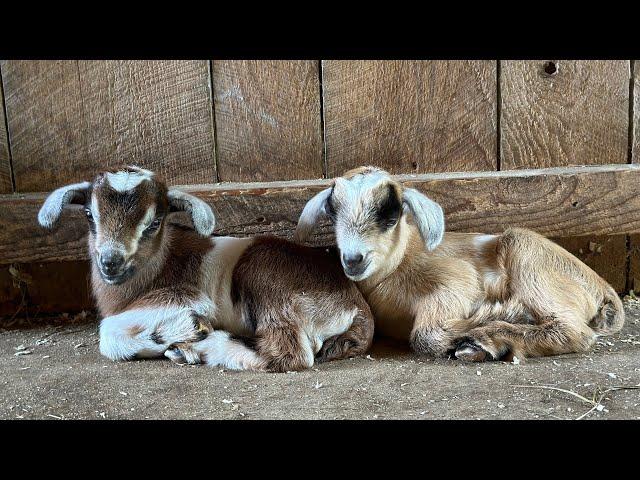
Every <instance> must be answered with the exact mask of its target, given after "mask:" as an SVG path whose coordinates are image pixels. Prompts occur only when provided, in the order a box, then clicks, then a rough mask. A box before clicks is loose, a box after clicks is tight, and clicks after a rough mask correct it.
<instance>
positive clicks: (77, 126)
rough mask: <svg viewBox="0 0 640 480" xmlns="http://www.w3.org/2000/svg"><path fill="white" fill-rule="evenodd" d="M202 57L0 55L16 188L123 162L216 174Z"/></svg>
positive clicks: (181, 177) (201, 177)
mask: <svg viewBox="0 0 640 480" xmlns="http://www.w3.org/2000/svg"><path fill="white" fill-rule="evenodd" d="M208 65H209V64H208V62H207V61H14V60H9V61H3V62H2V64H1V67H2V74H3V79H4V86H5V99H6V106H7V117H8V125H9V133H10V135H11V147H12V148H11V152H12V159H13V168H14V176H15V181H16V189H17V191H18V192H29V191H47V190H51V189H53V188H54V187H58V186H60V185H63V184H66V183H69V182H73V181H79V180H85V179H89V178H91V177H92V176H93V175H94V174H95V173H96V172H97V171H100V170H104V169H105V168H106V167H111V166H120V165H122V164H124V163H127V164H130V163H134V164H138V165H141V166H146V167H149V168H151V169H153V170H155V171H157V172H158V173H160V174H162V175H164V176H165V177H166V178H167V180H168V182H169V183H170V184H176V183H177V184H184V183H209V182H214V181H215V180H216V174H215V162H214V142H213V110H212V99H211V88H210V81H209V80H210V74H209V66H208Z"/></svg>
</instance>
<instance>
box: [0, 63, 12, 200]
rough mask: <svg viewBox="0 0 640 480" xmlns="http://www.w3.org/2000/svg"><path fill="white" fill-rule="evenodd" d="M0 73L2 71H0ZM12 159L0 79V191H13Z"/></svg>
mask: <svg viewBox="0 0 640 480" xmlns="http://www.w3.org/2000/svg"><path fill="white" fill-rule="evenodd" d="M0 73H2V72H1V71H0ZM12 191H13V185H12V184H11V161H10V159H9V135H8V133H7V124H6V122H5V116H4V92H3V91H2V82H1V81H0V193H11V192H12Z"/></svg>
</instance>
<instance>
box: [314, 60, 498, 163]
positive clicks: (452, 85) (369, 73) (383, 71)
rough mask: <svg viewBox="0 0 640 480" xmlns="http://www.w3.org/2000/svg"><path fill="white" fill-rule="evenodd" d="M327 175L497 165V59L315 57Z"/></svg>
mask: <svg viewBox="0 0 640 480" xmlns="http://www.w3.org/2000/svg"><path fill="white" fill-rule="evenodd" d="M322 67H323V68H322V71H323V82H322V85H323V96H324V113H325V139H326V154H327V168H328V174H329V176H337V175H341V174H342V173H344V171H346V170H347V169H350V168H353V167H357V166H360V165H363V164H373V165H377V166H379V167H382V168H385V169H386V170H388V171H389V172H391V173H429V172H456V171H480V170H496V164H497V161H496V146H497V145H496V144H497V140H496V115H497V113H496V112H497V108H496V90H497V85H496V62H494V61H484V60H460V61H351V60H350V61H343V60H337V61H334V60H326V61H323V62H322Z"/></svg>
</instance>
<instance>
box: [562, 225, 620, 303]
mask: <svg viewBox="0 0 640 480" xmlns="http://www.w3.org/2000/svg"><path fill="white" fill-rule="evenodd" d="M551 240H553V241H554V242H556V243H557V244H558V245H561V246H562V247H564V248H565V249H567V250H568V251H569V252H571V253H572V254H574V255H575V256H576V257H578V258H579V259H580V260H582V261H583V262H584V263H586V264H587V265H588V266H589V267H591V268H592V269H593V270H594V271H595V272H596V273H597V274H598V275H600V276H601V277H602V278H604V279H605V280H606V281H607V282H609V284H610V285H611V286H612V287H613V288H614V289H615V291H616V292H618V293H622V292H624V290H625V286H626V282H627V270H626V269H627V236H626V235H602V236H592V235H587V236H581V237H569V238H551Z"/></svg>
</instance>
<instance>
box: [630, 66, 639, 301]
mask: <svg viewBox="0 0 640 480" xmlns="http://www.w3.org/2000/svg"><path fill="white" fill-rule="evenodd" d="M639 62H640V61H639V60H636V61H634V62H633V72H632V74H633V117H632V118H633V124H632V125H633V130H632V132H633V138H632V142H631V158H632V161H633V163H640V63H639ZM627 285H628V286H629V288H630V289H633V290H634V291H635V292H640V234H635V235H629V278H628V283H627Z"/></svg>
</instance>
